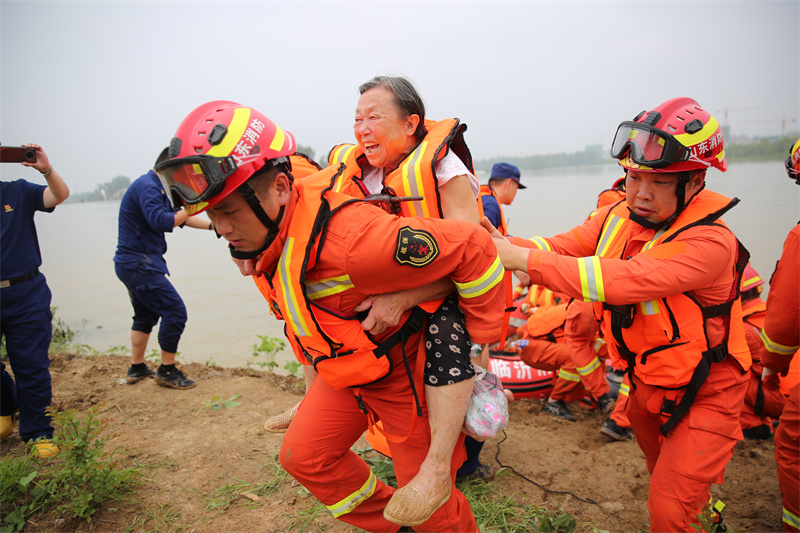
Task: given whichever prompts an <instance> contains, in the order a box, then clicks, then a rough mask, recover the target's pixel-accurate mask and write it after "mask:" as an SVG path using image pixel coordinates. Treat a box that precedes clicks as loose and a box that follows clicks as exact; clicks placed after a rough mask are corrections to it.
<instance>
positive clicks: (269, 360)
mask: <svg viewBox="0 0 800 533" xmlns="http://www.w3.org/2000/svg"><path fill="white" fill-rule="evenodd" d="M257 337H258V338H259V339H261V343H260V344H254V345H253V353H252V356H253V357H254V358H256V359H258V360H257V361H248V362H247V368H250V367H251V366H252V365H256V366H258V367H260V368H261V369H262V370H266V371H267V372H274V371H275V369H276V368H278V363H276V362H275V355H277V353H278V352H280V351H281V350H283V349H284V348H286V343H285V342H284V341H283V339H278V338H276V337H268V336H266V335H257Z"/></svg>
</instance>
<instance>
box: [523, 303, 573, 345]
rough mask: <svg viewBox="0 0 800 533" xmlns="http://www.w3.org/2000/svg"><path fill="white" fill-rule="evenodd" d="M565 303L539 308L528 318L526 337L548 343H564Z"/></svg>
mask: <svg viewBox="0 0 800 533" xmlns="http://www.w3.org/2000/svg"><path fill="white" fill-rule="evenodd" d="M567 305H568V302H567V303H563V304H558V305H548V306H545V307H540V308H539V309H537V310H536V312H534V313H533V314H532V315H531V316H530V317H529V318H528V324H527V326H528V328H527V330H528V335H529V336H530V337H531V338H538V339H542V340H547V341H550V342H558V343H564V342H566V341H565V340H564V324H565V323H566V322H567Z"/></svg>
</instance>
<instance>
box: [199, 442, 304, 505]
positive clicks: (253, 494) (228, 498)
mask: <svg viewBox="0 0 800 533" xmlns="http://www.w3.org/2000/svg"><path fill="white" fill-rule="evenodd" d="M287 476H288V474H287V473H286V470H284V469H283V467H281V463H280V461H279V459H278V454H274V455H272V456H271V457H270V460H269V461H268V462H267V463H265V464H264V465H263V466H262V468H261V472H259V474H258V477H259V478H260V479H261V478H266V479H264V480H263V481H260V482H256V483H248V482H246V481H244V480H241V479H238V478H233V479H234V480H235V481H237V483H228V484H227V485H225V486H223V487H220V488H218V489H216V490H215V491H214V493H213V494H212V495H211V496H210V497H209V498H208V499H207V500H206V509H208V510H209V511H215V510H216V511H218V512H221V511H224V510H225V509H227V508H228V507H229V506H230V505H231V504H233V503H234V502H235V501H236V500H237V499H240V497H241V498H242V499H243V500H244V501H245V506H246V507H255V506H257V505H261V504H262V503H264V500H263V498H268V497H270V496H273V495H274V494H280V491H281V488H282V487H283V484H284V482H285V481H286V477H287Z"/></svg>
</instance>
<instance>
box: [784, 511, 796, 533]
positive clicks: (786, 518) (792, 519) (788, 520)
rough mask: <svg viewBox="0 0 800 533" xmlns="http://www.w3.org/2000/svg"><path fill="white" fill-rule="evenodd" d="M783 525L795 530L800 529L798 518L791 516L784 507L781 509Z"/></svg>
mask: <svg viewBox="0 0 800 533" xmlns="http://www.w3.org/2000/svg"><path fill="white" fill-rule="evenodd" d="M783 523H784V524H787V525H789V526H791V527H793V528H795V529H800V517H798V516H797V515H795V514H793V513H792V512H791V511H790V510H789V509H787V508H786V507H784V508H783Z"/></svg>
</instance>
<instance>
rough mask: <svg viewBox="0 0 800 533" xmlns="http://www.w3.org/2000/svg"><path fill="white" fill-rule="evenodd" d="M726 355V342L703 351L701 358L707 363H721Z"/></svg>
mask: <svg viewBox="0 0 800 533" xmlns="http://www.w3.org/2000/svg"><path fill="white" fill-rule="evenodd" d="M726 357H728V344H727V343H722V344H720V345H719V346H715V347H714V348H711V349H710V350H707V351H705V352H703V359H705V360H706V361H708V362H709V363H721V362H722V361H724V360H725V358H726Z"/></svg>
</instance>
